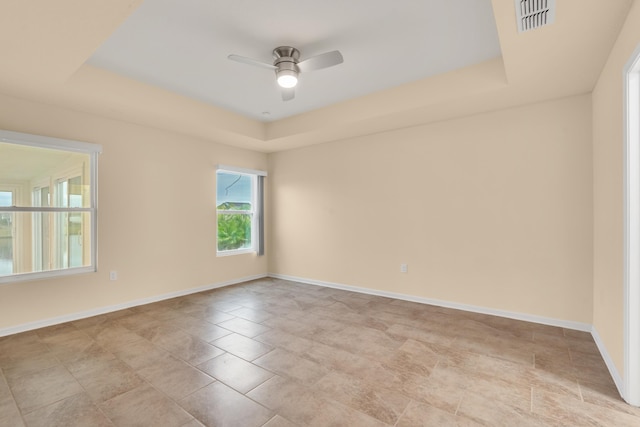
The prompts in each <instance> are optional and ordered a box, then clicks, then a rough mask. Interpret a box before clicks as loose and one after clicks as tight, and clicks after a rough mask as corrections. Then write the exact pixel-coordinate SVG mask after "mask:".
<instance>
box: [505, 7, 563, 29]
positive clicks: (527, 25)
mask: <svg viewBox="0 0 640 427" xmlns="http://www.w3.org/2000/svg"><path fill="white" fill-rule="evenodd" d="M515 2H516V16H517V18H518V31H519V32H521V33H522V32H524V31H529V30H535V29H536V28H540V27H544V26H545V25H549V24H553V21H554V20H555V18H556V0H515Z"/></svg>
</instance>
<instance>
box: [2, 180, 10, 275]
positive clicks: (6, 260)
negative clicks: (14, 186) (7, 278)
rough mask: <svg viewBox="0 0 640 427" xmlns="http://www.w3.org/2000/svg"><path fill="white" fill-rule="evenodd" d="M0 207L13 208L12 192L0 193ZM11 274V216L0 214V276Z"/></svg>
mask: <svg viewBox="0 0 640 427" xmlns="http://www.w3.org/2000/svg"><path fill="white" fill-rule="evenodd" d="M0 206H13V192H11V191H0ZM12 273H13V214H11V213H0V276H2V275H7V274H12Z"/></svg>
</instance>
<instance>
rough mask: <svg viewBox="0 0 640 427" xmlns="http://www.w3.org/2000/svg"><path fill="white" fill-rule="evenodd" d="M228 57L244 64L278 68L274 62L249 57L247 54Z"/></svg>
mask: <svg viewBox="0 0 640 427" xmlns="http://www.w3.org/2000/svg"><path fill="white" fill-rule="evenodd" d="M227 58H229V59H230V60H232V61H236V62H241V63H243V64H249V65H255V66H256V67H262V68H267V69H269V70H275V69H277V67H275V66H274V65H272V64H267V63H266V62H262V61H258V60H256V59H251V58H247V57H246V56H240V55H229V56H227Z"/></svg>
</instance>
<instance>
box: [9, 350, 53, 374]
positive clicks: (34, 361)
mask: <svg viewBox="0 0 640 427" xmlns="http://www.w3.org/2000/svg"><path fill="white" fill-rule="evenodd" d="M56 365H60V361H59V360H58V358H57V357H55V356H54V355H53V354H51V352H43V353H42V354H38V355H34V356H31V357H25V358H23V359H18V360H13V361H11V362H10V363H6V364H5V365H4V366H3V368H2V372H3V373H4V376H5V377H7V378H17V377H19V376H22V375H26V374H32V373H34V372H38V371H42V370H43V369H46V368H51V367H53V366H56Z"/></svg>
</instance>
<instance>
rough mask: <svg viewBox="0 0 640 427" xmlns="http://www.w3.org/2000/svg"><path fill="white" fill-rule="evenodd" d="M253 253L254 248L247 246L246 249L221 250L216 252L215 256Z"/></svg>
mask: <svg viewBox="0 0 640 427" xmlns="http://www.w3.org/2000/svg"><path fill="white" fill-rule="evenodd" d="M251 253H253V254H255V253H256V250H255V249H253V248H248V249H237V250H233V251H223V252H220V251H218V252H216V256H217V257H225V256H231V255H242V254H251Z"/></svg>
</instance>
